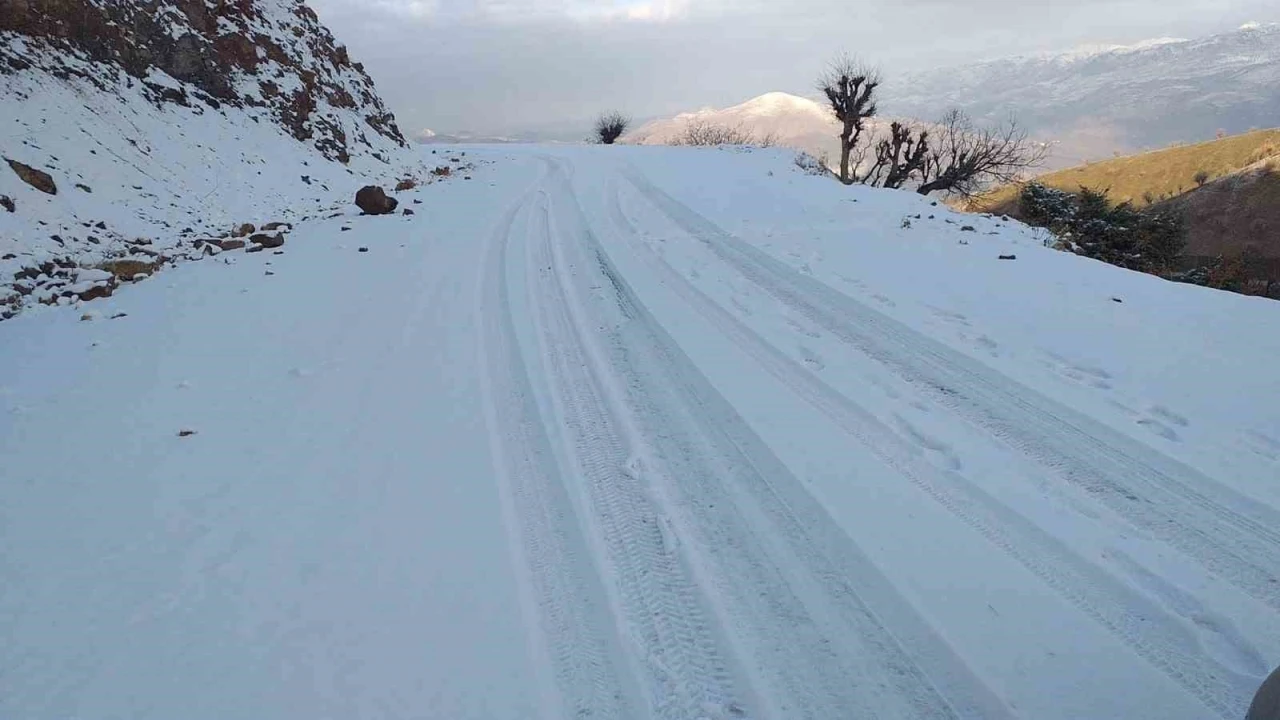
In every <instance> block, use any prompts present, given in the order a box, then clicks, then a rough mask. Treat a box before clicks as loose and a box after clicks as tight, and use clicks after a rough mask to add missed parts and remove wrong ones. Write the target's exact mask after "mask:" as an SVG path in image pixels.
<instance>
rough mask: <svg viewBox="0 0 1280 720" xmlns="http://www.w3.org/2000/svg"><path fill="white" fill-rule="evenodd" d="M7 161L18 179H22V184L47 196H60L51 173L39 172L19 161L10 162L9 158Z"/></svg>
mask: <svg viewBox="0 0 1280 720" xmlns="http://www.w3.org/2000/svg"><path fill="white" fill-rule="evenodd" d="M5 161H7V162H8V163H9V167H11V168H13V171H14V172H15V173H17V175H18V177H19V178H21V179H22V182H24V183H26V184H28V185H30V186H31V187H33V188H35V189H37V190H39V191H40V192H42V193H45V194H47V195H57V194H58V186H57V185H55V184H54V182H53V176H51V175H49V173H47V172H45V171H43V170H37V169H35V168H33V167H31V166H30V165H24V164H22V163H20V162H18V161H17V160H9V159H8V158H5Z"/></svg>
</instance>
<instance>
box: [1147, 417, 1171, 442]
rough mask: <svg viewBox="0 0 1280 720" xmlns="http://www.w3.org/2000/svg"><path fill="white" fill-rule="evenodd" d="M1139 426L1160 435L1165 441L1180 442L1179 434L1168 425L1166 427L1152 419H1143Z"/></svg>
mask: <svg viewBox="0 0 1280 720" xmlns="http://www.w3.org/2000/svg"><path fill="white" fill-rule="evenodd" d="M1138 424H1139V425H1141V426H1142V427H1144V428H1146V429H1147V430H1150V431H1151V432H1153V433H1155V434H1156V435H1159V436H1160V437H1162V438H1164V439H1165V440H1169V441H1170V442H1178V441H1179V438H1178V433H1176V432H1174V431H1173V428H1171V427H1169V426H1168V425H1165V424H1164V423H1162V422H1160V421H1159V420H1153V419H1151V418H1142V419H1141V420H1139V421H1138Z"/></svg>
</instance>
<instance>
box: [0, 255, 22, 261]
mask: <svg viewBox="0 0 1280 720" xmlns="http://www.w3.org/2000/svg"><path fill="white" fill-rule="evenodd" d="M16 257H18V256H17V255H14V254H13V253H5V254H4V255H3V256H0V260H12V259H14V258H16Z"/></svg>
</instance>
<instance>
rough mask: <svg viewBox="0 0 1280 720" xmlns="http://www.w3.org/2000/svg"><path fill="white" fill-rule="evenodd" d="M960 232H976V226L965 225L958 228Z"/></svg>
mask: <svg viewBox="0 0 1280 720" xmlns="http://www.w3.org/2000/svg"><path fill="white" fill-rule="evenodd" d="M960 232H978V228H976V227H974V226H972V225H965V226H964V227H962V228H960Z"/></svg>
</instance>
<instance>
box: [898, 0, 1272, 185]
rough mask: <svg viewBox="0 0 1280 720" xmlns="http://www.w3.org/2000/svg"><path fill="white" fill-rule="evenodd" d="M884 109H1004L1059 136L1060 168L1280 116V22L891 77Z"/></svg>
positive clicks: (997, 112) (927, 114)
mask: <svg viewBox="0 0 1280 720" xmlns="http://www.w3.org/2000/svg"><path fill="white" fill-rule="evenodd" d="M883 98H884V102H883V109H884V110H885V111H886V112H891V113H897V114H900V115H904V116H908V117H921V118H936V117H938V116H939V114H940V113H942V112H943V111H945V110H946V109H947V108H950V107H960V108H962V109H964V110H966V111H967V112H968V113H969V114H970V115H972V116H974V117H975V118H976V119H978V120H980V121H983V122H998V121H1000V120H1003V119H1005V118H1006V117H1007V116H1008V115H1009V113H1013V114H1014V115H1016V116H1017V118H1018V119H1019V121H1020V122H1022V123H1023V124H1024V125H1025V126H1026V127H1028V128H1029V129H1030V130H1031V131H1032V132H1033V133H1035V134H1036V135H1037V136H1039V137H1042V138H1044V139H1051V140H1055V141H1057V142H1058V146H1057V147H1058V149H1057V151H1056V157H1055V161H1056V164H1057V166H1058V167H1064V166H1069V165H1075V164H1078V163H1081V162H1084V161H1086V160H1094V159H1099V158H1105V157H1109V156H1110V155H1111V154H1112V152H1113V151H1122V152H1134V151H1139V150H1147V149H1152V148H1159V147H1164V146H1167V145H1168V144H1170V143H1173V142H1198V141H1201V140H1204V139H1207V138H1212V137H1214V135H1215V133H1217V131H1218V130H1224V131H1226V132H1227V133H1232V134H1236V133H1242V132H1246V131H1248V130H1250V129H1251V128H1255V127H1271V126H1274V125H1275V124H1276V118H1278V117H1280V25H1278V24H1257V23H1250V24H1249V25H1246V26H1244V27H1241V28H1240V29H1239V30H1236V31H1233V32H1229V33H1223V34H1219V35H1213V36H1209V37H1204V38H1198V39H1189V40H1188V39H1160V40H1154V41H1148V42H1144V43H1139V44H1137V45H1132V46H1112V47H1099V48H1085V49H1080V50H1075V51H1071V52H1066V53H1053V54H1042V55H1035V56H1024V57H1015V58H1005V59H1000V60H994V61H990V62H984V63H979V64H974V65H968V66H963V67H956V68H940V69H938V70H933V71H929V72H922V73H914V74H910V75H907V76H901V77H893V76H890V77H889V78H887V82H886V86H885V88H884V93H883Z"/></svg>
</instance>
